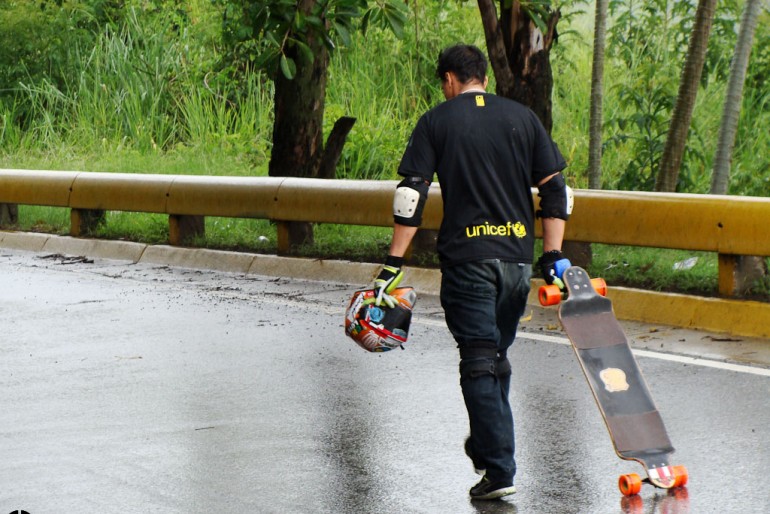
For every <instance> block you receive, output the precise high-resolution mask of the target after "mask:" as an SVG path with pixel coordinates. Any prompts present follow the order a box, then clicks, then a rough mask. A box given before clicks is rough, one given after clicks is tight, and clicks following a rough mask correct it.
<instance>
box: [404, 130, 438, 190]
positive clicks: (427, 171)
mask: <svg viewBox="0 0 770 514" xmlns="http://www.w3.org/2000/svg"><path fill="white" fill-rule="evenodd" d="M436 162H437V161H436V149H435V148H434V146H433V143H432V141H431V137H430V124H429V121H428V118H427V116H426V115H423V116H422V117H421V118H420V119H419V120H418V121H417V125H416V126H415V128H414V130H413V131H412V135H411V136H409V142H408V143H407V145H406V150H404V155H403V156H402V157H401V163H400V164H399V165H398V174H399V175H401V176H404V177H422V178H424V179H425V180H427V181H428V182H432V181H433V173H434V172H435V171H436Z"/></svg>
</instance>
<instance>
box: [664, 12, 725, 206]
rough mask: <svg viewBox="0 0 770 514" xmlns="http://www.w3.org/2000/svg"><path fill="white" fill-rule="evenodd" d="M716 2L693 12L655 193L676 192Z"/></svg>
mask: <svg viewBox="0 0 770 514" xmlns="http://www.w3.org/2000/svg"><path fill="white" fill-rule="evenodd" d="M716 3H717V0H699V1H698V9H697V10H696V12H695V24H694V25H693V30H692V35H691V36H690V44H689V46H688V49H687V57H686V59H685V64H684V68H683V70H682V78H681V81H680V83H679V93H678V94H677V97H676V103H675V104H674V111H673V114H672V116H671V125H670V127H669V131H668V136H667V137H666V145H665V147H664V149H663V156H662V157H661V160H660V170H659V172H658V178H657V181H656V184H655V189H656V190H657V191H663V192H673V191H676V185H677V182H678V179H679V168H680V167H681V164H682V156H683V155H684V151H685V146H686V144H687V134H688V132H689V130H690V121H691V120H692V113H693V109H694V108H695V99H696V98H697V96H698V86H699V84H700V80H701V74H702V72H703V63H704V62H705V60H706V50H707V49H708V38H709V34H710V33H711V24H712V22H713V20H714V13H715V10H716Z"/></svg>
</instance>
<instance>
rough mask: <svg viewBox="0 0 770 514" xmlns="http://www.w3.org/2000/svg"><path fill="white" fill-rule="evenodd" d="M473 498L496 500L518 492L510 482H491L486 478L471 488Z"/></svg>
mask: <svg viewBox="0 0 770 514" xmlns="http://www.w3.org/2000/svg"><path fill="white" fill-rule="evenodd" d="M470 492H471V498H472V499H474V500H496V499H497V498H502V497H503V496H509V495H511V494H514V493H515V492H516V488H515V487H514V486H513V483H511V481H510V480H496V481H494V482H493V481H491V480H489V479H488V478H487V477H486V476H484V477H482V478H481V480H480V481H479V483H478V484H476V485H474V486H473V487H471V491H470Z"/></svg>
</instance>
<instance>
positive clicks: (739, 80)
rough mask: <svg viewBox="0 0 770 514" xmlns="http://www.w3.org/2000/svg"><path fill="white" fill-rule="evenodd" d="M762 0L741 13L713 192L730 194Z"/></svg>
mask: <svg viewBox="0 0 770 514" xmlns="http://www.w3.org/2000/svg"><path fill="white" fill-rule="evenodd" d="M759 7H760V0H747V1H746V5H745V6H744V9H743V15H742V17H741V28H740V32H739V34H738V43H737V44H736V46H735V55H734V56H733V59H732V61H731V63H730V79H729V81H728V83H727V94H726V97H725V105H724V110H723V113H722V122H721V124H720V125H719V137H718V141H717V151H716V156H715V157H714V171H713V172H712V175H711V194H717V195H723V194H727V186H728V183H729V180H730V164H731V162H732V155H733V148H734V146H735V134H736V131H737V129H738V118H739V116H740V113H741V103H742V102H743V84H744V82H745V80H746V69H747V68H748V66H749V56H750V55H751V47H752V45H753V41H754V32H755V30H756V28H757V19H758V18H759Z"/></svg>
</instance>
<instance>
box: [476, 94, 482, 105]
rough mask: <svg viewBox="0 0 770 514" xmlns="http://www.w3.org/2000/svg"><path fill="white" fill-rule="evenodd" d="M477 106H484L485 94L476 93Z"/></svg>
mask: <svg viewBox="0 0 770 514" xmlns="http://www.w3.org/2000/svg"><path fill="white" fill-rule="evenodd" d="M476 107H484V95H476Z"/></svg>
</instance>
